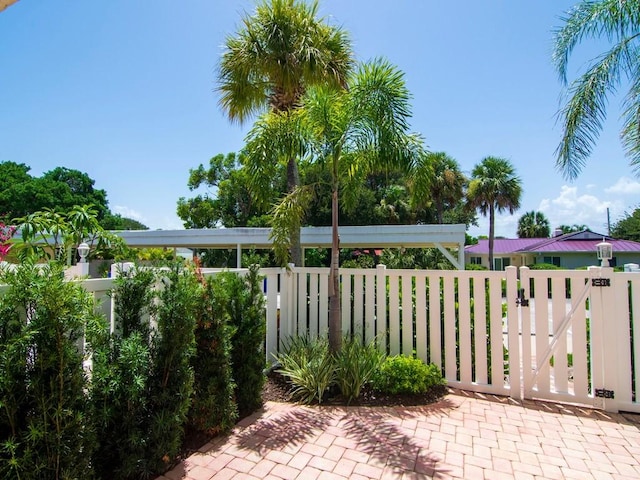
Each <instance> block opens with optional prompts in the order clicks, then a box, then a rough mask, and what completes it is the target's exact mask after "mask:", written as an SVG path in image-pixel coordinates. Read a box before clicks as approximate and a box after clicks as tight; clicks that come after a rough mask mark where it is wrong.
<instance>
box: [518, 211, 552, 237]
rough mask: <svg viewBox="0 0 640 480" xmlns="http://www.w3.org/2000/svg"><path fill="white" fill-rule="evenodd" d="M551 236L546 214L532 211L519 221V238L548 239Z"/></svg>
mask: <svg viewBox="0 0 640 480" xmlns="http://www.w3.org/2000/svg"><path fill="white" fill-rule="evenodd" d="M549 235H551V227H550V226H549V219H548V218H547V217H546V216H545V214H544V213H542V212H536V211H534V210H532V211H530V212H527V213H525V214H524V215H522V216H521V217H520V218H519V219H518V237H519V238H547V237H548V236H549Z"/></svg>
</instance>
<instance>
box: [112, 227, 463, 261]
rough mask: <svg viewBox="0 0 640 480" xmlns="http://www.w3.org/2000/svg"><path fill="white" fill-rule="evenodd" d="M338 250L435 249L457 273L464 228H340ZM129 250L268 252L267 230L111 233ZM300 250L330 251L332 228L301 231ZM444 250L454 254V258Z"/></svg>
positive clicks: (312, 228)
mask: <svg viewBox="0 0 640 480" xmlns="http://www.w3.org/2000/svg"><path fill="white" fill-rule="evenodd" d="M338 231H339V235H340V247H341V248H399V247H404V248H427V247H437V248H438V249H439V250H440V251H442V252H443V254H444V255H445V256H447V258H448V259H449V260H450V261H451V262H452V263H453V264H454V265H455V266H456V267H457V268H459V269H464V240H465V231H466V227H465V225H372V226H343V227H339V230H338ZM114 233H115V234H117V235H118V236H119V237H121V238H122V239H123V240H124V241H125V242H126V243H127V245H129V246H130V247H172V248H173V247H186V248H237V249H238V255H240V252H241V250H242V249H243V248H245V249H246V248H255V249H268V248H271V246H272V243H273V242H272V241H271V239H270V238H269V236H270V234H271V229H270V228H245V227H241V228H219V229H189V230H128V231H117V232H114ZM300 240H301V244H302V247H303V248H329V247H331V227H303V228H302V230H301V232H300ZM446 248H451V249H454V250H457V253H458V258H457V259H456V258H454V257H453V256H452V255H451V254H450V253H449V252H448V251H447V250H446Z"/></svg>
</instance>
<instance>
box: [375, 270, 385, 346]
mask: <svg viewBox="0 0 640 480" xmlns="http://www.w3.org/2000/svg"><path fill="white" fill-rule="evenodd" d="M387 337H388V332H387V267H386V266H385V265H383V264H381V263H380V264H378V266H377V267H376V339H377V342H378V346H379V348H380V350H381V351H383V352H384V353H387Z"/></svg>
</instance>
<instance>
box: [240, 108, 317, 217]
mask: <svg viewBox="0 0 640 480" xmlns="http://www.w3.org/2000/svg"><path fill="white" fill-rule="evenodd" d="M304 129H305V125H304V123H303V122H302V113H301V112H299V111H293V112H282V113H279V112H267V113H265V114H263V115H262V116H261V117H260V118H259V119H258V120H257V121H256V123H255V124H254V126H253V128H252V129H251V130H250V131H249V133H248V134H247V137H246V138H245V142H246V143H245V149H244V150H243V155H244V157H245V158H244V160H243V162H244V166H245V168H246V171H247V175H248V179H249V189H250V191H251V195H252V197H253V198H255V200H256V201H257V202H258V203H259V204H261V205H264V202H265V201H268V196H266V194H267V193H268V192H270V191H271V188H270V187H271V183H272V182H273V181H274V179H275V178H277V172H278V165H279V164H280V165H282V164H287V162H288V161H289V159H290V158H296V159H301V158H303V157H304V156H305V155H306V154H307V152H308V149H309V145H308V141H307V138H308V135H307V132H305V130H304Z"/></svg>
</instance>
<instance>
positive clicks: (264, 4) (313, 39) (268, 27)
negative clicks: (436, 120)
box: [218, 0, 353, 265]
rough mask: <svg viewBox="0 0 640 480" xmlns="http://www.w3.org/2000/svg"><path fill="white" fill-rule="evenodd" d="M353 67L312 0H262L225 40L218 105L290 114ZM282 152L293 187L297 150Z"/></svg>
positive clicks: (295, 250)
mask: <svg viewBox="0 0 640 480" xmlns="http://www.w3.org/2000/svg"><path fill="white" fill-rule="evenodd" d="M352 66H353V60H352V49H351V43H350V41H349V39H348V36H347V34H346V32H345V31H344V30H342V29H341V28H338V27H334V26H330V25H328V24H327V23H326V22H325V21H324V19H322V18H319V17H318V3H317V1H313V2H309V3H308V2H304V1H301V0H300V1H297V0H261V1H260V2H259V3H258V4H257V6H256V9H255V11H254V12H253V14H251V15H245V16H244V18H243V19H242V26H241V28H240V29H239V30H238V31H237V32H236V34H235V35H234V36H230V37H228V38H227V40H226V46H225V51H224V53H223V55H222V60H221V62H220V69H219V78H218V81H219V86H218V91H219V93H220V95H221V96H220V105H221V107H222V108H223V110H224V111H226V112H227V114H228V115H229V118H230V120H232V121H238V122H240V123H242V122H244V121H245V120H247V119H248V118H249V117H251V116H253V115H255V114H259V113H261V112H264V111H266V110H271V111H275V112H281V113H284V114H289V113H291V112H293V111H295V110H296V109H297V108H298V107H299V105H300V99H301V98H302V96H303V95H304V93H305V92H306V90H307V89H308V88H309V87H310V86H312V85H316V84H329V85H335V86H344V84H345V81H346V77H347V75H348V73H349V71H350V70H351V68H352ZM285 156H286V157H287V158H286V161H287V187H288V190H289V192H293V191H294V190H295V189H296V187H298V186H299V184H300V178H299V173H298V163H297V160H298V158H297V156H296V152H288V153H287V154H285ZM256 188H257V187H256ZM257 193H258V194H259V193H260V192H257ZM299 235H300V232H299V230H298V232H297V234H295V238H294V239H293V243H292V249H291V250H292V252H291V254H292V260H293V262H294V263H295V264H297V265H300V264H301V263H302V250H301V248H300V238H299Z"/></svg>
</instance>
